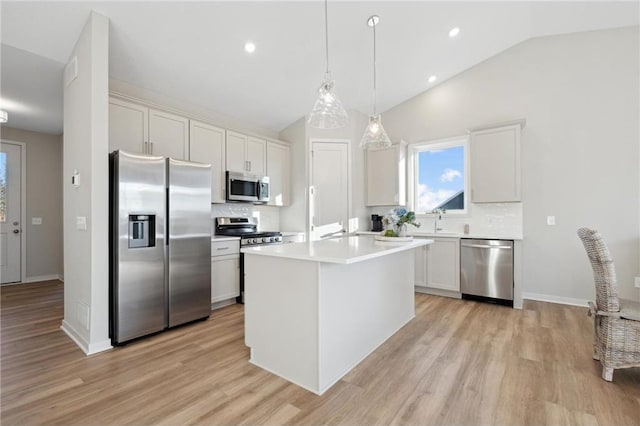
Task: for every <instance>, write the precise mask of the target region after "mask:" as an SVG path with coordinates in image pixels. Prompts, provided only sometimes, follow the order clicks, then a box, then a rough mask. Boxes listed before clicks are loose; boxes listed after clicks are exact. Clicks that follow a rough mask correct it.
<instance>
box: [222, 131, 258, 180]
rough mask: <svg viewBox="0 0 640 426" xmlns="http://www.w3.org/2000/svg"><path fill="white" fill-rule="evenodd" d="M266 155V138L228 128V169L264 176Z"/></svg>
mask: <svg viewBox="0 0 640 426" xmlns="http://www.w3.org/2000/svg"><path fill="white" fill-rule="evenodd" d="M266 157H267V141H266V140H264V139H260V138H256V137H253V136H247V135H243V134H242V133H238V132H234V131H232V130H227V170H229V171H232V172H240V173H250V174H252V175H256V176H262V175H264V174H265V170H266Z"/></svg>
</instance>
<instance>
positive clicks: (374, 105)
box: [372, 20, 377, 115]
mask: <svg viewBox="0 0 640 426" xmlns="http://www.w3.org/2000/svg"><path fill="white" fill-rule="evenodd" d="M372 26H373V115H376V113H377V111H376V103H377V102H376V101H377V99H376V98H377V95H376V22H375V20H374V21H373V25H372Z"/></svg>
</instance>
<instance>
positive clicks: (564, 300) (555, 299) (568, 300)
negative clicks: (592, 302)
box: [522, 293, 588, 307]
mask: <svg viewBox="0 0 640 426" xmlns="http://www.w3.org/2000/svg"><path fill="white" fill-rule="evenodd" d="M522 298H523V299H528V300H537V301H539V302H550V303H559V304H561V305H571V306H581V307H586V306H588V303H587V302H588V300H587V299H575V298H573V297H561V296H554V295H551V294H538V293H522Z"/></svg>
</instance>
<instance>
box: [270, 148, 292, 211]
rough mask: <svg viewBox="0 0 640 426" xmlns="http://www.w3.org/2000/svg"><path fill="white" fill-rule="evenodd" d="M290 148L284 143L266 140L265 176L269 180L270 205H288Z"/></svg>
mask: <svg viewBox="0 0 640 426" xmlns="http://www.w3.org/2000/svg"><path fill="white" fill-rule="evenodd" d="M289 151H290V149H289V147H288V146H286V145H280V144H277V143H273V142H267V176H269V182H270V187H269V190H270V198H269V203H268V204H269V205H270V206H288V205H289V169H290V160H289V158H290V157H289V155H290V152H289Z"/></svg>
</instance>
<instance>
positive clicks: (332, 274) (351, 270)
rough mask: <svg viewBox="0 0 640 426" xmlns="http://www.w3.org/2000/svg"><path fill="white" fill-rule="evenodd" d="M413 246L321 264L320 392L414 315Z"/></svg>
mask: <svg viewBox="0 0 640 426" xmlns="http://www.w3.org/2000/svg"><path fill="white" fill-rule="evenodd" d="M413 281H414V250H407V251H403V252H400V253H393V254H389V255H387V256H382V257H378V258H375V259H371V260H367V261H363V262H357V263H352V264H349V265H338V264H331V263H321V264H320V286H319V290H320V293H319V297H320V312H319V314H320V316H319V319H320V393H322V392H324V391H325V390H326V389H328V388H329V387H331V386H332V385H333V384H334V383H335V382H337V381H338V380H339V379H340V378H341V377H342V376H344V375H345V374H346V373H348V372H349V371H350V370H351V369H352V368H353V367H355V366H356V365H357V364H358V363H360V361H362V360H363V359H364V358H366V357H367V356H368V355H369V354H370V353H371V352H373V351H374V350H375V349H376V348H377V347H378V346H380V345H381V344H382V343H383V342H384V341H385V340H387V339H388V338H389V337H391V336H392V335H393V334H395V333H396V332H397V331H398V330H399V329H400V328H402V326H404V325H405V324H406V323H408V322H409V321H410V320H411V319H412V318H413V317H414V316H415V294H414V282H413Z"/></svg>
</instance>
